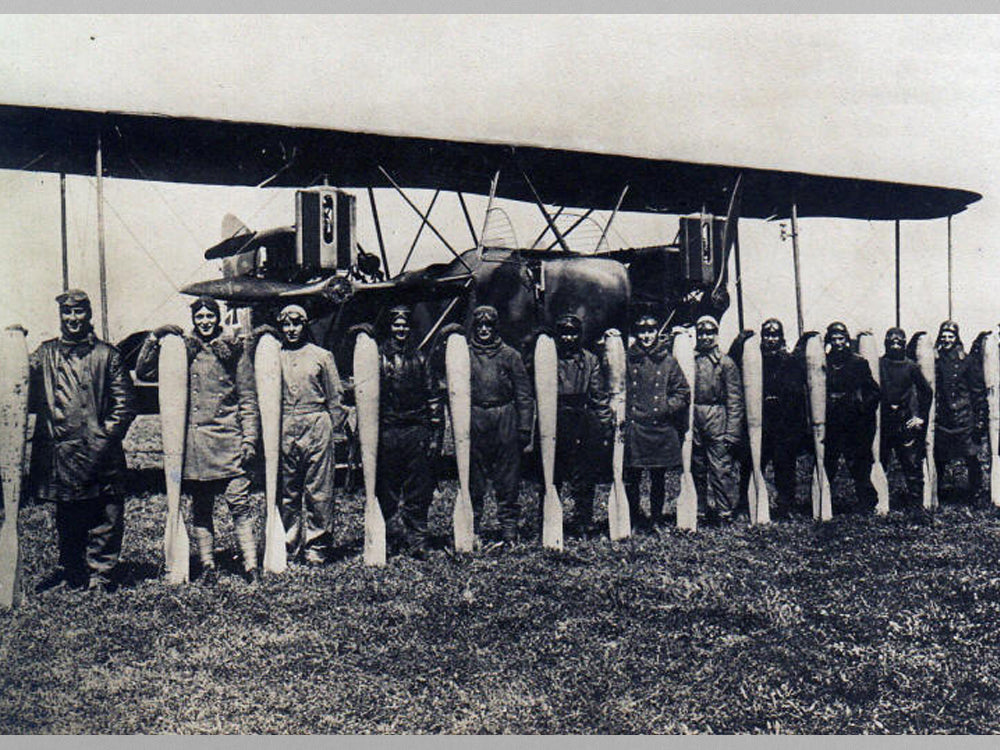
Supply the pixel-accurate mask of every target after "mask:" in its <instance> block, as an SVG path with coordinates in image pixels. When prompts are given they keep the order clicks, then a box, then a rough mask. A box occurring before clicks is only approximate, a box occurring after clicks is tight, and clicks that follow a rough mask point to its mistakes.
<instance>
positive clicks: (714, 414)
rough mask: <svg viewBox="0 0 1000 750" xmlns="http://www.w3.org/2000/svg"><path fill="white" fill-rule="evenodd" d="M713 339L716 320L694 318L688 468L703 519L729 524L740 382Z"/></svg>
mask: <svg viewBox="0 0 1000 750" xmlns="http://www.w3.org/2000/svg"><path fill="white" fill-rule="evenodd" d="M718 341H719V323H718V321H716V319H715V318H713V317H712V316H711V315H703V316H701V317H700V318H698V321H697V323H696V324H695V357H694V370H695V378H694V419H693V423H694V424H693V427H694V429H693V435H692V438H693V450H692V454H691V459H692V461H691V464H692V465H691V470H692V473H693V474H694V480H695V484H696V485H697V487H698V496H699V497H700V498H704V499H705V515H706V520H707V521H708V523H709V524H713V523H721V524H729V523H731V522H732V521H733V516H734V514H735V512H736V504H737V502H738V500H739V484H738V477H737V474H736V472H737V463H736V460H735V451H736V447H737V446H738V445H739V443H740V439H741V436H742V430H743V383H742V379H741V378H740V371H739V368H737V367H736V363H735V362H733V360H731V359H730V358H729V357H728V356H727V355H725V354H723V353H722V352H721V351H719V344H718Z"/></svg>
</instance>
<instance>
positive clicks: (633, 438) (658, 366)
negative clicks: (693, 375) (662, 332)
mask: <svg viewBox="0 0 1000 750" xmlns="http://www.w3.org/2000/svg"><path fill="white" fill-rule="evenodd" d="M627 368H628V374H627V380H626V384H627V386H626V390H625V461H626V463H627V464H628V465H629V466H636V467H645V468H667V469H673V468H677V467H678V466H680V465H681V441H680V436H681V435H682V434H683V433H684V432H685V431H686V429H687V413H688V405H689V404H690V403H691V388H690V387H689V386H688V382H687V380H686V379H685V378H684V373H683V372H681V368H680V365H679V364H677V360H676V359H674V357H673V355H672V354H671V353H670V348H669V346H668V344H667V343H666V342H662V343H660V344H659V345H657V346H654V347H653V348H652V349H646V348H644V347H642V346H640V345H639V343H638V342H636V343H634V344H632V346H630V347H629V350H628V357H627Z"/></svg>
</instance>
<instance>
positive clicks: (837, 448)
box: [824, 322, 879, 513]
mask: <svg viewBox="0 0 1000 750" xmlns="http://www.w3.org/2000/svg"><path fill="white" fill-rule="evenodd" d="M824 340H825V342H826V344H827V346H828V347H829V351H828V352H827V355H826V459H825V461H824V463H825V466H826V473H827V476H828V477H829V479H830V482H831V483H832V482H833V479H834V477H835V476H836V474H837V467H838V466H839V463H840V457H841V456H843V457H844V463H845V464H846V465H847V470H848V472H849V473H850V475H851V478H852V479H853V480H854V493H855V496H856V498H857V503H856V505H855V506H854V510H855V511H856V512H860V513H868V512H871V511H874V510H875V505H876V503H877V502H878V496H877V494H876V493H875V487H874V485H872V480H871V470H872V464H873V463H874V461H875V457H874V456H873V455H872V440H873V439H874V437H875V410H876V409H878V402H879V387H878V383H876V382H875V378H873V377H872V371H871V368H870V367H869V366H868V362H867V360H865V358H864V357H862V356H860V355H858V354H855V353H854V352H852V351H851V340H850V334H849V333H848V331H847V326H845V325H844V324H843V323H840V322H834V323H831V324H830V325H829V326H827V329H826V336H825V337H824Z"/></svg>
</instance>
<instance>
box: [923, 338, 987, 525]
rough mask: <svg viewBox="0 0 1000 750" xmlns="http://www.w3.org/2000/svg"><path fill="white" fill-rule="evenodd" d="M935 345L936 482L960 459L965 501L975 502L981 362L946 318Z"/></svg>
mask: <svg viewBox="0 0 1000 750" xmlns="http://www.w3.org/2000/svg"><path fill="white" fill-rule="evenodd" d="M935 348H936V349H937V358H936V360H935V366H934V369H935V379H936V387H935V394H936V395H937V397H936V398H935V399H934V404H935V407H934V463H935V464H936V465H937V475H938V485H939V487H940V484H941V481H942V480H943V478H944V470H945V468H946V467H947V465H948V463H949V462H950V461H954V460H956V459H960V460H962V461H963V462H964V463H965V468H966V471H967V472H968V476H969V482H968V490H967V495H966V502H968V504H969V505H971V506H975V505H976V503H977V500H978V498H979V493H980V491H981V490H982V486H983V471H982V466H980V464H979V441H978V440H977V439H976V433H977V430H976V421H977V415H978V414H979V413H981V411H982V404H981V402H982V401H983V400H984V392H985V388H986V386H985V382H984V379H983V368H982V362H981V360H979V359H978V358H977V357H969V356H966V354H965V348H964V347H963V346H962V339H961V338H960V336H959V330H958V323H955V322H953V321H950V320H946V321H945V322H943V323H942V324H941V327H940V329H939V330H938V337H937V342H936V344H935Z"/></svg>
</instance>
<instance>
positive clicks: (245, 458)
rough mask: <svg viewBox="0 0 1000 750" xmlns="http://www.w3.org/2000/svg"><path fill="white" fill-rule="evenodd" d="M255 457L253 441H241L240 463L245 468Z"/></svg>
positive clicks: (255, 450) (255, 449) (255, 451)
mask: <svg viewBox="0 0 1000 750" xmlns="http://www.w3.org/2000/svg"><path fill="white" fill-rule="evenodd" d="M255 458H257V448H256V447H254V444H253V443H243V444H242V445H241V446H240V465H241V466H242V467H243V468H244V469H245V468H247V467H248V466H250V464H252V463H253V460H254V459H255Z"/></svg>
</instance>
